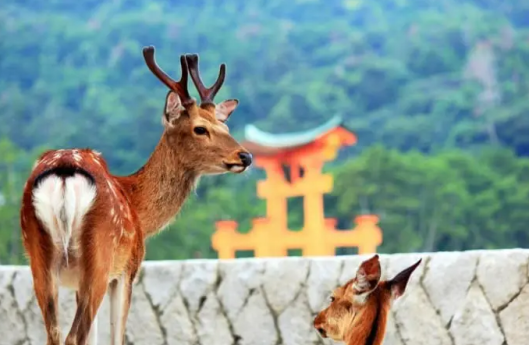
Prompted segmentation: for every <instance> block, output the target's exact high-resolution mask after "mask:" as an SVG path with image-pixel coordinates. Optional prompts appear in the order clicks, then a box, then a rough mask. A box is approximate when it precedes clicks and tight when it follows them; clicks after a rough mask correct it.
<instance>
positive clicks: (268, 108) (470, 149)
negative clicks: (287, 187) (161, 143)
mask: <svg viewBox="0 0 529 345" xmlns="http://www.w3.org/2000/svg"><path fill="white" fill-rule="evenodd" d="M0 37H2V40H0V52H1V55H0V123H1V126H0V138H1V139H2V141H1V143H0V193H1V195H2V198H1V199H0V261H6V260H9V261H13V262H18V261H20V260H22V258H21V253H20V243H19V236H20V234H19V230H18V219H17V217H18V216H17V212H18V211H17V209H18V199H19V197H20V196H19V194H20V191H21V186H22V185H23V183H24V179H25V178H26V177H27V173H28V169H29V168H30V167H31V165H32V162H31V159H32V158H33V157H35V154H36V153H37V152H40V150H42V149H44V148H56V147H73V146H80V147H85V146H90V147H93V148H95V149H97V150H99V151H102V152H103V154H104V156H105V158H106V159H107V160H108V161H109V164H110V166H111V168H112V171H113V172H115V173H121V174H128V173H131V172H133V171H134V170H136V169H137V168H139V167H140V166H141V164H143V162H144V161H145V160H146V159H147V157H148V155H149V153H150V152H151V150H152V149H153V147H154V146H155V144H156V142H157V140H158V138H159V135H160V134H161V131H162V126H161V124H160V117H161V111H162V106H163V100H164V96H165V92H166V90H165V88H164V87H163V86H162V85H161V83H160V82H159V81H158V80H157V79H156V78H154V77H153V76H152V75H151V74H150V72H149V71H148V69H147V68H146V66H145V65H144V62H143V58H142V55H141V49H142V47H143V46H145V45H155V46H156V48H157V60H158V61H159V63H160V65H162V66H163V68H164V69H165V70H166V71H168V72H170V73H171V74H173V75H175V76H176V77H177V76H178V68H179V64H178V56H179V55H180V54H182V53H186V52H196V53H199V54H200V57H201V69H202V70H203V72H202V74H203V75H204V77H203V78H204V79H205V80H207V81H209V80H212V79H213V78H214V77H215V75H216V73H217V68H218V65H219V64H220V63H221V62H226V63H227V66H228V75H227V81H226V83H225V86H224V87H223V89H222V90H221V92H220V93H219V95H218V97H217V98H218V99H221V98H227V97H236V98H238V99H239V100H240V101H241V103H240V107H239V109H238V110H237V111H236V113H235V114H234V115H233V116H232V117H231V118H230V121H229V125H230V127H231V129H232V132H233V133H235V135H237V136H239V137H240V135H241V131H242V128H243V126H244V125H245V124H248V123H254V124H256V125H257V126H259V127H260V128H262V129H264V130H267V131H275V132H284V131H294V130H302V129H307V128H311V127H314V126H317V125H319V124H321V123H323V122H324V121H325V120H327V119H328V118H329V117H330V116H332V115H335V114H339V115H342V116H343V117H344V118H345V119H346V121H347V124H348V125H349V126H350V127H352V128H353V129H355V131H356V133H357V135H358V137H359V145H357V147H355V148H352V149H347V150H345V151H344V152H343V153H342V154H341V156H340V157H341V159H340V160H339V161H338V162H336V163H335V164H333V165H332V167H331V168H330V169H331V170H332V171H333V172H334V173H336V174H337V182H336V184H337V186H342V187H341V188H336V189H335V193H334V194H333V195H332V196H329V198H328V200H327V203H326V211H327V213H328V215H329V216H338V217H339V218H340V221H341V223H343V224H344V226H346V225H347V222H348V221H349V220H350V219H351V218H352V217H353V216H354V215H355V214H358V213H359V212H364V211H368V212H377V213H378V214H381V215H382V224H381V226H382V228H383V229H384V231H385V236H386V243H385V244H384V245H383V247H382V248H381V250H382V251H389V252H395V251H411V250H449V249H466V248H493V247H505V246H507V247H509V246H527V245H529V239H528V238H527V235H525V234H526V232H527V231H526V229H525V228H524V227H525V224H527V223H528V221H529V216H526V215H525V214H526V213H527V212H525V210H527V209H529V205H528V204H527V203H528V201H527V199H528V196H529V179H528V177H527V176H529V174H528V173H529V163H528V159H527V158H524V157H527V156H529V134H527V133H529V115H527V111H529V99H528V97H527V95H528V94H529V65H528V64H527V61H529V4H524V3H523V2H518V3H515V2H510V3H505V2H504V1H501V0H488V1H477V0H474V1H472V0H463V1H455V0H413V1H412V0H381V1H376V2H373V1H367V0H341V1H332V2H329V1H324V0H293V1H289V2H285V1H280V0H268V1H264V0H257V1H244V0H230V1H222V2H219V1H214V0H196V1H192V2H182V1H171V0H149V1H147V0H117V1H108V2H101V1H95V0H79V1H75V2H72V1H66V0H50V1H47V2H42V1H37V0H3V1H2V5H0ZM259 174H260V173H259V172H257V171H252V172H250V174H248V176H247V177H240V176H221V177H215V178H209V179H203V181H202V182H201V185H200V188H199V189H198V191H197V195H196V196H193V197H192V200H190V201H189V203H188V204H187V205H186V207H185V208H184V210H183V212H182V214H181V216H180V217H179V219H178V221H177V222H176V223H175V225H173V226H172V228H173V229H170V230H169V231H166V232H164V233H163V234H161V235H159V236H157V237H156V238H154V239H153V240H151V241H150V249H149V251H148V257H149V258H183V257H191V256H194V255H197V256H206V257H212V256H214V253H213V252H212V251H211V249H210V248H209V234H211V232H212V231H213V220H215V219H218V218H220V217H230V218H235V219H238V220H239V221H242V222H243V224H249V221H250V219H251V218H252V217H254V216H256V215H260V214H262V212H263V210H264V205H263V203H262V202H260V201H258V200H257V199H256V197H255V191H254V188H255V187H254V183H255V179H256V178H257V177H258V176H259ZM441 181H442V182H441ZM235 183H237V184H238V186H239V187H238V189H237V194H236V195H234V193H235V190H234V189H233V188H232V187H233V185H234V184H235ZM241 183H242V184H243V186H242V187H240V184H241ZM2 200H3V201H2ZM198 203H200V205H201V206H200V207H195V205H196V204H198ZM236 204H242V205H245V206H244V207H240V206H237V205H236ZM2 205H3V206H2ZM454 205H457V207H454ZM293 218H294V220H293V222H296V221H298V220H299V218H300V217H299V215H296V214H294V215H293ZM154 248H156V249H154Z"/></svg>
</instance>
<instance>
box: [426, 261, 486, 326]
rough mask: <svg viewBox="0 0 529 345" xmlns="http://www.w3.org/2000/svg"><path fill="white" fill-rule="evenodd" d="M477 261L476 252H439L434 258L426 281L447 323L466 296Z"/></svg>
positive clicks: (429, 292) (445, 323) (430, 293)
mask: <svg viewBox="0 0 529 345" xmlns="http://www.w3.org/2000/svg"><path fill="white" fill-rule="evenodd" d="M477 262H478V255H477V253H475V252H468V253H437V254H436V255H435V256H433V257H432V258H431V259H430V262H429V263H428V270H427V272H426V274H425V276H424V278H423V285H424V289H425V290H426V293H427V294H428V296H429V297H430V300H431V301H432V304H433V305H434V307H435V309H436V310H437V311H438V312H439V314H440V315H441V319H442V322H443V324H444V325H445V326H446V325H448V323H449V322H450V320H451V319H452V316H453V315H454V313H455V312H456V310H457V309H458V308H459V306H460V305H461V304H462V303H463V301H464V300H465V296H466V295H467V290H468V288H469V287H470V283H471V282H472V280H473V279H474V274H475V272H476V265H477ZM441 277H442V278H441Z"/></svg>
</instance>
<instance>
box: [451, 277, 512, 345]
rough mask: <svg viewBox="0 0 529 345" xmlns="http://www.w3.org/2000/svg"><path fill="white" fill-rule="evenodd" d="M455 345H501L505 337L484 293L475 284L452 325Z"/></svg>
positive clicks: (475, 283)
mask: <svg viewBox="0 0 529 345" xmlns="http://www.w3.org/2000/svg"><path fill="white" fill-rule="evenodd" d="M450 332H451V334H452V336H453V338H454V343H455V345H473V344H480V345H501V344H503V341H504V337H503V334H502V333H501V330H500V328H499V325H498V323H497V322H496V316H495V315H494V312H493V311H492V309H491V308H490V306H489V303H488V302H487V300H486V298H485V295H484V294H483V291H482V290H481V288H480V287H479V285H478V284H477V282H474V283H473V284H472V286H471V287H470V289H469V291H468V294H467V296H466V298H465V301H464V302H463V303H462V305H461V307H460V308H459V309H458V311H457V312H456V313H455V315H454V318H453V319H452V323H451V325H450Z"/></svg>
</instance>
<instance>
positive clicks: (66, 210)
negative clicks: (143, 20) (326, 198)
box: [20, 47, 252, 345]
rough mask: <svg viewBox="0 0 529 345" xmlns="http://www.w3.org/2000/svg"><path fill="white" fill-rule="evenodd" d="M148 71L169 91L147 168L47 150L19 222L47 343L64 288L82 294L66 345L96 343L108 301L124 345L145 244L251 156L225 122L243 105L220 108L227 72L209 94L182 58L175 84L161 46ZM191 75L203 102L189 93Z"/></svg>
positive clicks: (55, 332) (54, 339) (148, 53)
mask: <svg viewBox="0 0 529 345" xmlns="http://www.w3.org/2000/svg"><path fill="white" fill-rule="evenodd" d="M143 55H144V58H145V61H146V64H147V66H148V67H149V69H150V70H151V71H152V73H154V75H155V76H156V77H158V79H160V80H161V81H162V82H163V83H164V84H165V85H166V86H167V87H169V89H170V91H169V92H168V94H167V96H166V100H165V109H164V112H163V123H164V127H165V129H164V132H163V134H162V136H161V139H160V141H159V143H158V145H157V146H156V149H155V150H154V152H153V153H152V154H151V156H150V158H149V160H148V162H147V163H146V164H145V165H144V166H143V167H142V168H141V169H139V170H138V171H137V172H136V173H134V174H132V175H130V176H115V175H112V174H111V173H110V172H109V170H108V167H107V165H106V163H105V161H104V160H103V158H102V157H101V156H100V154H99V153H97V152H95V151H92V150H90V149H67V150H54V151H47V152H45V153H44V154H42V155H41V156H40V158H39V160H38V161H37V162H36V163H35V167H34V169H33V171H32V173H31V175H30V177H29V178H28V180H27V183H26V186H25V187H24V195H23V199H22V207H21V211H20V223H21V228H22V235H23V243H24V247H25V249H26V252H27V255H28V257H29V261H30V266H31V272H32V275H33V280H34V290H35V294H36V297H37V301H38V305H39V307H40V309H41V311H42V316H43V319H44V323H45V327H46V332H47V337H48V340H47V344H48V345H57V344H59V343H60V341H61V335H60V330H59V326H58V320H57V319H58V304H57V298H58V286H59V285H61V286H66V287H68V288H71V289H74V290H75V291H76V300H77V312H76V314H75V318H74V321H73V324H72V327H71V329H70V332H69V334H68V336H67V337H66V344H67V345H73V344H77V345H85V344H86V343H87V342H89V343H90V344H95V343H96V332H97V323H96V319H95V317H96V315H97V311H98V309H99V306H100V304H101V301H102V300H103V297H104V295H105V293H106V292H107V288H108V293H109V298H110V309H111V310H110V314H111V316H110V318H111V320H110V322H111V338H112V339H111V342H110V343H111V344H114V345H121V344H123V343H124V332H125V324H126V319H127V315H128V311H129V306H130V298H131V286H132V283H133V280H134V278H135V276H136V273H137V272H138V269H139V267H140V264H141V261H142V260H143V257H144V251H145V249H144V240H145V238H146V237H148V236H151V235H153V234H155V233H156V232H158V231H160V230H161V229H162V228H163V227H164V226H165V225H167V224H168V223H169V222H170V221H171V220H172V219H173V218H174V216H175V215H176V214H177V213H178V211H179V210H180V207H181V206H182V204H183V203H184V201H185V199H186V198H187V196H188V195H189V193H190V191H191V190H192V189H193V187H194V186H195V184H196V182H197V179H198V178H199V176H201V175H208V174H219V173H225V172H233V173H242V172H243V171H245V170H246V168H247V167H248V166H250V164H251V162H252V155H251V154H250V153H249V152H248V151H247V150H245V149H244V148H243V147H242V146H241V145H240V144H239V143H238V142H237V141H236V140H235V139H234V138H233V137H231V135H230V133H229V131H228V127H227V126H226V124H225V123H224V122H225V121H226V120H227V119H228V117H229V116H230V115H231V113H232V112H233V111H234V110H235V108H236V107H237V105H238V101H237V100H236V99H229V100H226V101H223V102H221V103H219V104H217V105H215V104H214V103H213V98H214V97H215V94H216V93H217V92H218V91H219V89H220V87H221V86H222V84H223V82H224V77H225V73H226V66H225V65H224V64H222V65H221V67H220V73H219V76H218V79H217V81H216V82H215V83H214V84H213V86H212V87H210V88H206V87H204V84H203V83H202V81H201V79H200V75H199V69H198V56H197V55H186V56H181V57H180V64H181V69H182V77H181V79H180V80H179V81H178V82H175V81H174V80H172V79H171V78H170V77H169V76H168V75H167V74H165V72H163V71H162V69H160V68H159V67H158V65H157V64H156V62H155V59H154V47H146V48H144V49H143ZM188 71H189V74H191V78H192V80H193V83H194V84H195V86H196V88H197V89H198V93H199V95H200V99H201V103H200V105H197V104H196V102H195V100H194V99H193V98H191V97H190V95H189V92H188V89H187V79H188Z"/></svg>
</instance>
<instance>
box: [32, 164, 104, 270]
mask: <svg viewBox="0 0 529 345" xmlns="http://www.w3.org/2000/svg"><path fill="white" fill-rule="evenodd" d="M95 196H96V189H95V186H93V185H92V184H90V182H89V181H88V180H87V179H86V177H84V176H82V175H80V174H76V175H74V176H72V177H68V178H66V179H64V180H63V179H62V178H60V177H58V176H56V175H50V176H48V177H46V178H45V179H44V180H43V181H42V182H41V184H40V185H39V186H38V187H37V188H36V189H35V190H34V191H33V205H34V206H35V213H36V216H37V217H38V218H39V219H40V220H41V221H42V223H43V225H44V227H45V228H46V230H47V231H48V233H49V234H50V236H51V238H52V241H53V243H54V244H55V245H56V246H57V248H59V249H62V250H63V251H64V255H65V258H66V262H67V263H68V249H69V248H70V247H71V246H72V245H73V246H76V243H75V242H76V241H75V240H74V241H71V239H72V237H76V235H77V233H78V231H79V229H80V227H81V224H82V221H83V217H84V215H85V214H86V213H87V212H88V211H89V209H90V207H91V206H92V203H93V201H94V199H95Z"/></svg>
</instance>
